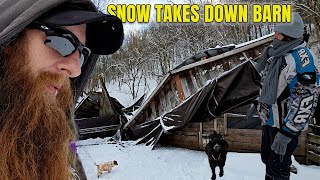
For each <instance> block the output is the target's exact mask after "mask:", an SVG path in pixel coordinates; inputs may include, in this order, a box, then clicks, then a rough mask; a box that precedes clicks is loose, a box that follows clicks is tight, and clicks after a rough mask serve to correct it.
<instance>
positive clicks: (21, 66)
mask: <svg viewBox="0 0 320 180" xmlns="http://www.w3.org/2000/svg"><path fill="white" fill-rule="evenodd" d="M16 54H17V55H12V54H11V55H9V56H8V57H10V59H7V60H5V61H4V64H3V67H1V68H3V69H2V71H4V72H2V74H1V76H0V145H1V148H0V179H8V180H9V179H10V180H12V179H24V180H28V179H30V180H31V179H32V180H37V179H59V180H60V179H69V177H70V174H69V169H68V167H69V159H68V155H71V152H70V148H69V142H70V141H71V140H73V135H72V131H71V129H70V127H69V120H68V117H67V115H66V112H68V110H69V108H70V104H71V102H72V91H71V88H70V81H69V79H67V80H66V79H65V78H63V77H61V76H59V75H57V74H52V73H48V72H42V73H40V74H39V75H37V76H36V77H34V75H32V73H31V71H30V70H28V68H26V67H27V65H26V64H27V63H26V60H24V59H25V58H26V56H24V55H23V53H22V52H20V53H19V49H18V50H16ZM21 54H22V55H21ZM2 60H3V59H2ZM62 82H63V88H62V89H60V91H59V93H58V95H57V96H56V97H55V96H53V95H52V94H50V93H49V92H48V91H47V89H46V87H47V85H48V84H49V83H50V84H51V83H52V84H54V83H59V84H60V83H62Z"/></svg>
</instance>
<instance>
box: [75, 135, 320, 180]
mask: <svg viewBox="0 0 320 180" xmlns="http://www.w3.org/2000/svg"><path fill="white" fill-rule="evenodd" d="M107 140H108V138H106V139H99V138H98V139H89V140H83V141H78V142H77V146H78V154H79V156H80V158H81V160H82V163H83V165H84V168H85V172H86V175H87V178H88V179H89V180H92V179H111V180H209V179H210V178H211V170H210V167H209V162H208V160H207V156H206V154H205V152H204V151H192V150H187V149H180V148H173V147H156V148H155V150H152V151H151V149H150V147H147V146H144V145H134V142H118V143H114V144H112V143H111V142H108V141H107ZM110 160H116V161H117V162H118V164H119V165H118V166H116V167H115V168H114V169H113V170H112V171H111V173H109V174H108V173H104V174H102V176H101V177H100V178H97V176H96V172H97V171H96V166H95V165H94V164H93V163H94V162H97V163H101V162H108V161H110ZM293 164H294V165H295V166H296V167H297V169H298V174H297V175H296V174H291V178H290V179H291V180H302V179H304V180H318V179H320V167H319V166H304V165H300V164H298V163H297V162H296V161H293ZM224 171H225V175H224V176H223V177H219V175H218V174H219V168H216V174H217V180H219V179H221V180H260V179H264V164H263V163H262V162H261V161H260V155H259V154H255V153H234V152H230V153H228V155H227V162H226V166H225V169H224Z"/></svg>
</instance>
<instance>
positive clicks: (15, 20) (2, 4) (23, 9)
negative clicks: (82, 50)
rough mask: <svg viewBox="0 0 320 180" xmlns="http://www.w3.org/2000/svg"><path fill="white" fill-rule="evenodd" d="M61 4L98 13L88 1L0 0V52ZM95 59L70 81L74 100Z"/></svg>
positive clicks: (93, 65)
mask: <svg viewBox="0 0 320 180" xmlns="http://www.w3.org/2000/svg"><path fill="white" fill-rule="evenodd" d="M63 3H70V4H72V5H75V6H77V7H78V6H79V7H81V8H83V9H87V10H89V11H93V12H98V10H97V8H96V6H95V5H94V4H93V3H92V2H91V1H90V0H0V50H1V46H3V45H4V44H5V43H6V42H8V41H10V40H11V39H13V38H14V37H15V36H17V35H18V34H19V33H20V32H22V31H23V29H24V28H25V27H26V26H27V25H29V24H30V23H31V22H33V21H34V20H35V19H37V18H39V17H40V16H41V15H43V14H44V13H46V12H48V11H50V10H52V9H54V8H55V7H57V6H59V5H61V4H63ZM121 44H122V41H121ZM121 44H119V47H120V46H121ZM119 47H118V48H119ZM116 50H117V49H115V50H114V51H116ZM114 51H113V52H114ZM97 59H98V55H97V54H91V56H90V57H89V59H88V61H87V63H86V64H85V65H84V66H83V67H82V69H81V75H80V76H79V77H77V78H73V79H72V83H73V88H74V91H75V99H77V98H78V97H79V95H81V94H82V92H83V89H84V87H85V84H86V82H87V80H88V78H89V76H90V74H91V72H92V70H93V69H94V67H95V64H96V61H97Z"/></svg>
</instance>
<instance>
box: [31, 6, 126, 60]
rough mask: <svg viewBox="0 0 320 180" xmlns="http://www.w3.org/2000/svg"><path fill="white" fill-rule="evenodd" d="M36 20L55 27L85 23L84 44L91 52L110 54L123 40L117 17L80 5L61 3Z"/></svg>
mask: <svg viewBox="0 0 320 180" xmlns="http://www.w3.org/2000/svg"><path fill="white" fill-rule="evenodd" d="M36 21H39V22H41V23H43V24H46V25H48V26H55V27H56V26H72V25H79V24H86V26H87V30H86V46H87V47H88V48H89V49H90V50H91V52H92V53H93V54H99V55H108V54H112V53H114V52H116V51H117V50H118V49H119V48H120V47H121V45H122V42H123V26H122V22H121V20H120V19H119V18H118V17H116V16H112V15H107V14H104V13H102V12H97V11H93V10H92V9H86V8H83V7H81V6H75V5H72V6H70V5H68V4H62V5H60V6H58V7H56V8H54V9H52V10H50V11H49V12H47V13H45V14H43V15H42V16H41V17H40V18H38V19H36Z"/></svg>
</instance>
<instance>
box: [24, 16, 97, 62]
mask: <svg viewBox="0 0 320 180" xmlns="http://www.w3.org/2000/svg"><path fill="white" fill-rule="evenodd" d="M29 28H31V29H39V30H40V31H43V32H44V33H45V34H46V36H47V38H46V40H45V41H44V44H45V45H46V46H48V47H50V48H52V49H54V50H56V51H58V52H59V53H60V54H61V55H62V56H63V57H67V56H69V55H71V54H73V53H74V52H75V51H76V50H78V51H79V53H80V66H81V67H82V66H83V65H84V64H85V62H86V61H87V60H88V58H89V56H90V54H91V51H90V49H89V48H87V47H85V46H84V45H83V44H82V43H81V42H80V41H79V39H78V38H77V36H75V35H74V34H73V33H72V32H70V31H68V30H67V29H65V28H62V27H48V26H46V25H44V24H41V23H37V22H33V23H31V24H30V25H29Z"/></svg>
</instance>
